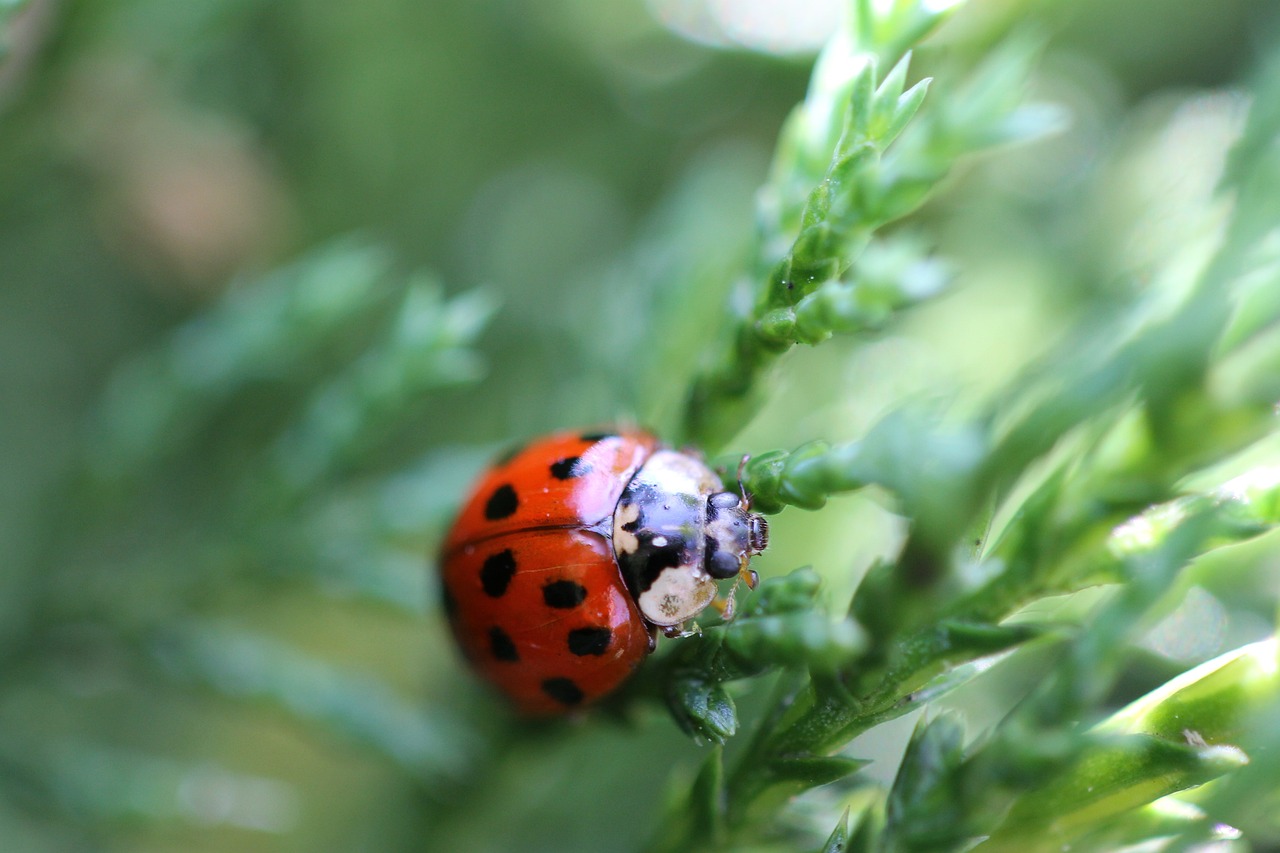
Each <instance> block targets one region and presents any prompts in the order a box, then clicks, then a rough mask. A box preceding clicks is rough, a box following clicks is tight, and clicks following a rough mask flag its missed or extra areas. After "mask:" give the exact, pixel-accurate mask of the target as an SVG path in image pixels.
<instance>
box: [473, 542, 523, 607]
mask: <svg viewBox="0 0 1280 853" xmlns="http://www.w3.org/2000/svg"><path fill="white" fill-rule="evenodd" d="M515 573H516V555H515V554H513V553H511V549H510V548H508V549H507V550H505V551H499V552H498V553H496V554H490V555H489V556H488V557H485V558H484V565H483V566H482V567H481V568H480V583H481V585H483V586H484V591H485V593H486V594H487V595H488V596H489V597H490V598H501V597H502V594H503V593H505V592H506V591H507V584H509V583H511V578H512V577H513V576H514V575H515Z"/></svg>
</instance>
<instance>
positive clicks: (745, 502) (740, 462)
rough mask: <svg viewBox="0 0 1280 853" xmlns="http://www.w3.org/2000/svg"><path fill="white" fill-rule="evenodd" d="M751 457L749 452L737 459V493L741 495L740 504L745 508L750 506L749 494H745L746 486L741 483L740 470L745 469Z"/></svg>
mask: <svg viewBox="0 0 1280 853" xmlns="http://www.w3.org/2000/svg"><path fill="white" fill-rule="evenodd" d="M750 459H751V454H750V453H744V454H742V458H741V459H740V460H738V494H739V495H741V496H742V505H743V506H744V507H746V508H747V509H750V508H751V495H749V494H747V487H746V486H745V485H743V483H742V472H743V471H745V470H746V469H747V462H748V461H749V460H750Z"/></svg>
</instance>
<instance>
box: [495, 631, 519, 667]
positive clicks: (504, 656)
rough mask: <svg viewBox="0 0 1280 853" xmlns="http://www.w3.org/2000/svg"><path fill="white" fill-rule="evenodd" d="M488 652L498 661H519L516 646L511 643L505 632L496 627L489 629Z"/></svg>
mask: <svg viewBox="0 0 1280 853" xmlns="http://www.w3.org/2000/svg"><path fill="white" fill-rule="evenodd" d="M489 651H490V652H492V653H493V656H494V657H495V658H497V659H498V660H505V661H518V660H520V653H519V652H517V651H516V644H515V643H513V642H511V637H510V636H509V635H508V634H507V632H506V631H504V630H502V629H501V628H499V627H498V626H497V625H495V626H493V627H492V628H490V629H489Z"/></svg>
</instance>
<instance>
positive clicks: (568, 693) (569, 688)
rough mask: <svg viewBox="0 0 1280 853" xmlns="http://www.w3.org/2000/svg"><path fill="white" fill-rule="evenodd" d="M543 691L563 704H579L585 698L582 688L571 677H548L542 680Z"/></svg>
mask: <svg viewBox="0 0 1280 853" xmlns="http://www.w3.org/2000/svg"><path fill="white" fill-rule="evenodd" d="M542 692H543V693H545V694H547V695H548V696H550V697H551V698H552V699H554V700H556V701H557V702H559V703H560V704H562V705H577V704H579V703H580V702H582V700H583V698H584V697H583V693H582V688H581V687H579V686H578V685H576V684H574V683H573V680H572V679H569V678H548V679H546V680H545V681H543V682H542Z"/></svg>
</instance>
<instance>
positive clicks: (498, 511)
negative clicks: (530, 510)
mask: <svg viewBox="0 0 1280 853" xmlns="http://www.w3.org/2000/svg"><path fill="white" fill-rule="evenodd" d="M519 504H520V501H519V499H518V498H517V497H516V490H515V489H514V488H513V487H512V485H511V484H510V483H503V484H502V485H501V486H498V488H496V489H494V490H493V494H491V495H489V500H488V501H487V502H486V503H485V505H484V517H485V518H487V519H489V520H490V521H501V520H502V519H504V518H507V517H509V516H510V515H511V514H512V513H514V512H515V511H516V507H517V506H519Z"/></svg>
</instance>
